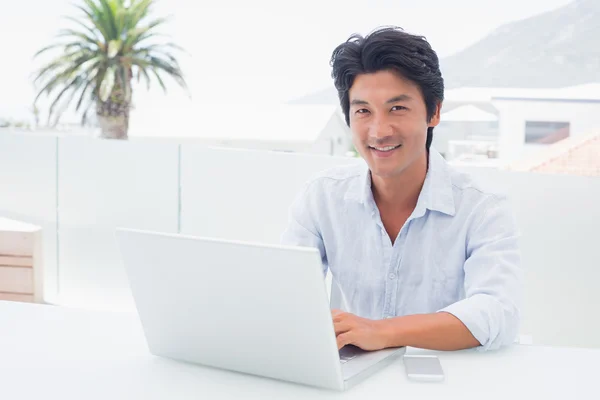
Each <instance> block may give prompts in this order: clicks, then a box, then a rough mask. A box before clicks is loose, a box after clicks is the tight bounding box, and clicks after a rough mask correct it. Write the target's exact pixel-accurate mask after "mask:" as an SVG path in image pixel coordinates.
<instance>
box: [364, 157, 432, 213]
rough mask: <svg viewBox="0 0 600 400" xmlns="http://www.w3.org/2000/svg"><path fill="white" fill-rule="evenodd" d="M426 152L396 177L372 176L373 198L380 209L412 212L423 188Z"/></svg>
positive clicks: (426, 159) (426, 161)
mask: <svg viewBox="0 0 600 400" xmlns="http://www.w3.org/2000/svg"><path fill="white" fill-rule="evenodd" d="M428 164H429V156H428V152H425V153H423V155H422V156H421V157H419V159H418V160H416V161H415V162H414V163H413V164H412V165H411V166H410V167H408V168H407V169H406V170H404V171H402V172H401V173H400V174H398V175H394V176H390V177H381V176H376V175H372V177H371V178H372V182H373V188H372V190H373V198H374V199H375V203H376V204H377V206H378V207H380V208H386V209H394V210H402V211H404V210H413V209H414V208H415V207H416V205H417V200H418V199H419V194H420V193H421V189H422V188H423V183H424V182H425V177H426V175H427V167H428Z"/></svg>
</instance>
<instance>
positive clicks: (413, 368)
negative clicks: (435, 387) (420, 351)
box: [404, 354, 444, 382]
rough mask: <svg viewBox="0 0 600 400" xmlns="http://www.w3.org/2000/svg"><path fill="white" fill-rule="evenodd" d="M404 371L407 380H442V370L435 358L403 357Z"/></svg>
mask: <svg viewBox="0 0 600 400" xmlns="http://www.w3.org/2000/svg"><path fill="white" fill-rule="evenodd" d="M404 369H405V370H406V375H407V376H408V379H410V380H413V381H426V382H440V381H443V380H444V370H443V369H442V364H440V360H439V359H438V358H437V356H432V355H417V354H415V355H405V356H404Z"/></svg>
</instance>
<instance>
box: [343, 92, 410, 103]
mask: <svg viewBox="0 0 600 400" xmlns="http://www.w3.org/2000/svg"><path fill="white" fill-rule="evenodd" d="M410 100H412V97H410V96H409V95H407V94H401V95H399V96H396V97H392V98H391V99H389V100H388V101H386V104H390V103H396V102H398V101H410ZM367 104H369V102H368V101H366V100H361V99H353V100H352V101H351V102H350V105H353V106H356V105H367Z"/></svg>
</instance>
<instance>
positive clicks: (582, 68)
mask: <svg viewBox="0 0 600 400" xmlns="http://www.w3.org/2000/svg"><path fill="white" fill-rule="evenodd" d="M599 21H600V0H576V1H574V2H573V3H569V4H568V5H566V6H564V7H561V8H558V9H556V10H553V11H549V12H545V13H543V14H539V15H536V16H533V17H530V18H527V19H524V20H520V21H516V22H511V23H508V24H505V25H502V26H500V27H498V28H497V29H495V30H494V31H493V32H492V33H490V34H489V35H488V36H486V37H484V38H483V39H482V40H480V41H478V42H476V43H475V44H473V45H472V46H469V47H468V48H466V49H464V50H462V51H460V52H458V53H456V54H454V55H452V56H449V57H446V58H443V59H441V60H440V65H441V69H442V74H443V76H444V81H445V85H446V88H447V89H452V88H457V87H462V86H471V87H521V88H555V87H565V86H574V85H580V84H584V83H589V82H600V22H599ZM337 101H338V100H337V94H336V92H335V90H334V89H333V88H327V89H323V90H320V91H318V92H315V93H311V94H309V95H307V96H304V97H302V98H299V99H295V100H292V101H291V102H290V103H293V104H315V103H316V104H322V103H326V104H331V103H336V102H337Z"/></svg>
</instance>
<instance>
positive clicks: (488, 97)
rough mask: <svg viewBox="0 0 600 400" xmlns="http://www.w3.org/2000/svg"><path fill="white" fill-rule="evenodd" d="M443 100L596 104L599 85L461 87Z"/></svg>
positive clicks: (599, 89)
mask: <svg viewBox="0 0 600 400" xmlns="http://www.w3.org/2000/svg"><path fill="white" fill-rule="evenodd" d="M444 100H445V101H456V102H473V103H475V102H484V103H487V102H491V101H492V100H541V101H543V100H548V101H552V100H554V101H557V100H564V101H583V102H585V101H590V102H596V101H600V83H588V84H585V85H577V86H569V87H564V88H543V89H537V88H536V89H529V88H528V89H525V88H493V87H461V88H457V89H451V90H448V91H446V93H445V94H444Z"/></svg>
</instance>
